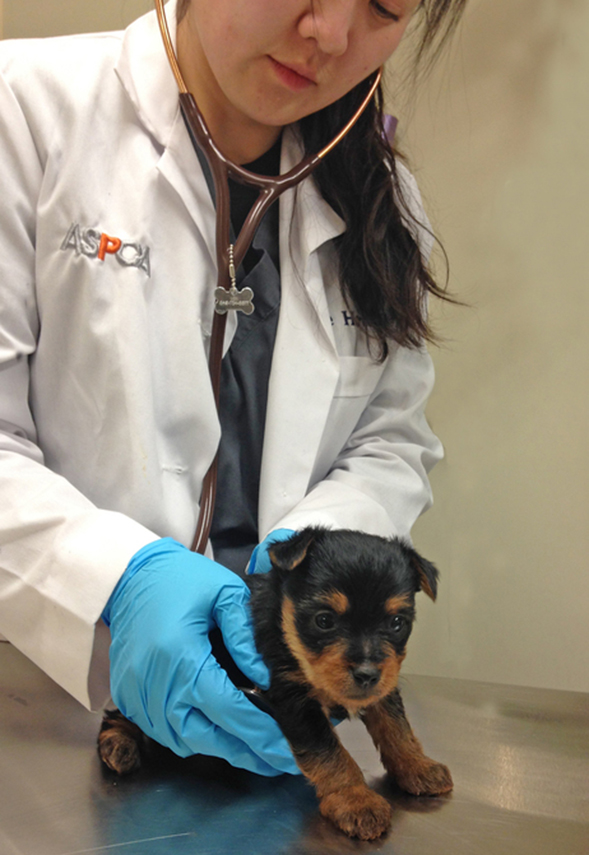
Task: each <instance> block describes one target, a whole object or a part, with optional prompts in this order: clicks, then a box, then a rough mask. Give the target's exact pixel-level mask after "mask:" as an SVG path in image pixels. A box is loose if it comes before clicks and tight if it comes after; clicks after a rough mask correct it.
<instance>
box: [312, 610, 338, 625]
mask: <svg viewBox="0 0 589 855" xmlns="http://www.w3.org/2000/svg"><path fill="white" fill-rule="evenodd" d="M315 623H316V624H317V626H318V627H319V629H333V627H334V626H335V617H334V615H333V613H332V612H318V613H317V614H316V615H315Z"/></svg>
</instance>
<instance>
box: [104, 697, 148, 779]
mask: <svg viewBox="0 0 589 855" xmlns="http://www.w3.org/2000/svg"><path fill="white" fill-rule="evenodd" d="M145 742H146V737H145V735H144V734H143V732H142V731H141V730H140V729H139V728H138V727H137V725H136V724H133V722H130V721H129V720H128V719H126V718H125V716H124V715H123V714H122V713H121V712H119V711H118V710H107V711H106V712H105V713H104V717H103V719H102V724H101V726H100V733H99V734H98V756H99V757H100V759H101V760H102V762H103V763H104V764H105V765H106V766H108V767H109V769H112V770H113V772H117V773H118V774H119V775H128V774H129V773H130V772H135V771H136V770H137V769H139V767H140V766H141V748H142V747H143V746H144V744H145Z"/></svg>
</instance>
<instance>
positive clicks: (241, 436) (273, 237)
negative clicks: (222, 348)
mask: <svg viewBox="0 0 589 855" xmlns="http://www.w3.org/2000/svg"><path fill="white" fill-rule="evenodd" d="M200 159H201V164H202V162H203V160H204V158H203V157H202V156H201V157H200ZM245 166H246V168H247V169H249V170H250V171H252V172H257V173H259V174H265V175H276V174H277V173H278V171H279V166H280V141H279V142H278V143H277V144H276V145H275V146H274V147H273V148H272V149H270V151H269V152H267V153H266V154H265V155H263V156H262V157H261V158H259V159H258V160H257V161H255V162H254V163H252V164H246V165H245ZM205 167H206V168H205ZM203 168H204V169H205V176H206V177H207V182H208V184H209V189H210V190H211V192H212V196H213V198H214V192H213V188H212V180H211V176H210V173H209V170H208V166H206V164H204V165H203ZM230 191H231V221H232V227H233V230H232V240H233V239H234V237H235V233H236V232H237V233H238V232H239V230H240V229H241V226H242V224H243V221H244V219H245V216H246V215H247V213H248V212H249V209H250V207H251V205H252V204H253V202H254V200H255V199H256V198H257V195H258V191H257V190H256V189H255V188H254V189H252V188H250V187H247V186H244V185H241V184H237V183H236V182H233V181H230ZM237 282H238V287H239V288H243V287H246V286H247V287H250V288H251V289H252V291H253V292H254V312H253V313H252V314H251V315H245V314H243V312H238V314H237V319H238V326H237V330H236V333H235V336H234V338H233V341H232V343H231V347H230V348H229V350H228V352H227V353H226V354H225V356H224V358H223V362H222V366H221V389H220V398H219V419H220V422H221V431H222V435H221V443H220V446H219V464H218V467H219V468H218V478H217V498H216V502H215V511H214V515H213V524H212V528H211V542H212V545H213V552H214V555H215V559H216V560H217V561H218V562H219V563H220V564H224V565H225V566H226V567H229V568H230V569H231V570H233V571H234V572H236V573H239V574H240V575H243V573H244V570H245V567H246V565H247V562H248V561H249V558H250V555H251V552H252V550H253V549H254V547H255V546H256V544H257V543H258V494H259V486H260V469H261V464H262V447H263V443H264V424H265V420H266V405H267V400H268V380H269V377H270V367H271V363H272V352H273V349H274V340H275V338H276V328H277V325H278V313H279V308H280V262H279V251H278V205H277V204H274V205H273V206H272V207H271V208H270V210H269V211H268V212H267V213H266V215H265V217H264V219H263V220H262V222H261V224H260V226H259V227H258V230H257V232H256V234H255V236H254V239H253V242H252V246H251V248H250V250H249V251H248V253H247V255H246V257H245V259H244V262H243V264H242V265H241V266H240V268H239V270H238V272H237ZM212 288H213V286H211V299H212Z"/></svg>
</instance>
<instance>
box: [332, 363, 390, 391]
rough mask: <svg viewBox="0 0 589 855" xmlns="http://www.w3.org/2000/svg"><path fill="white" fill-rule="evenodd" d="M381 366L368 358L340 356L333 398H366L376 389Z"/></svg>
mask: <svg viewBox="0 0 589 855" xmlns="http://www.w3.org/2000/svg"><path fill="white" fill-rule="evenodd" d="M382 371H383V365H382V364H378V363H376V362H375V361H374V360H373V359H371V358H370V357H369V356H340V358H339V379H338V382H337V386H336V388H335V392H334V395H333V397H334V398H367V397H369V396H370V395H371V394H372V393H373V391H374V390H375V388H376V385H377V383H378V381H379V379H380V376H381V374H382Z"/></svg>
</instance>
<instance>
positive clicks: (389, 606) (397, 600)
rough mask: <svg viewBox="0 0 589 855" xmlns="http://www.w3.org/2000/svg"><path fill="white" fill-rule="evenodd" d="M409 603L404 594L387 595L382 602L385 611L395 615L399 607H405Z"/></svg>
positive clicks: (399, 609)
mask: <svg viewBox="0 0 589 855" xmlns="http://www.w3.org/2000/svg"><path fill="white" fill-rule="evenodd" d="M410 604H411V601H410V599H409V597H408V596H407V595H406V594H403V595H402V596H398V597H389V598H388V600H387V601H386V603H385V604H384V608H385V612H386V613H387V614H388V615H391V616H392V615H396V614H397V612H400V611H401V609H404V608H406V607H407V606H409V605H410Z"/></svg>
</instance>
